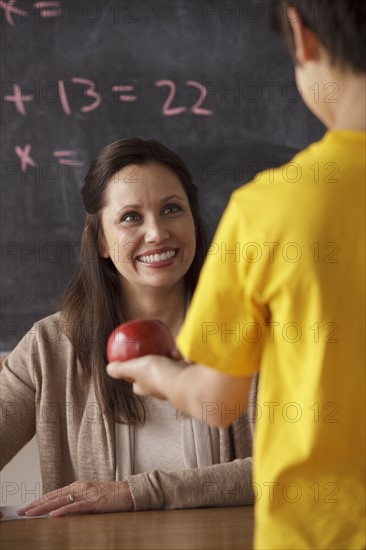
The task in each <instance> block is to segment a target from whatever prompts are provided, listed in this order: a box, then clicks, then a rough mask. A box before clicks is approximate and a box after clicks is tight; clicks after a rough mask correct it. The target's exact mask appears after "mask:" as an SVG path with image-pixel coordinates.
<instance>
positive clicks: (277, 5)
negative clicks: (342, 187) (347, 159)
mask: <svg viewBox="0 0 366 550" xmlns="http://www.w3.org/2000/svg"><path fill="white" fill-rule="evenodd" d="M272 6H273V27H274V29H275V30H276V31H279V32H280V34H281V35H282V37H283V38H284V40H285V42H286V45H287V47H288V49H289V50H290V52H291V54H292V55H293V57H294V60H295V74H296V83H297V86H298V88H299V91H300V93H301V96H302V99H303V100H304V102H305V103H306V105H307V106H308V107H309V109H310V110H311V111H312V112H313V113H314V114H315V115H316V116H317V117H318V118H319V119H320V120H321V121H322V122H323V123H324V124H325V125H326V126H327V127H328V128H344V129H345V128H347V129H350V128H359V126H360V120H361V119H364V116H365V113H364V110H363V102H364V94H365V73H366V66H365V54H364V49H365V48H364V45H365V39H366V24H365V23H366V17H365V15H366V3H365V2H364V1H362V0H294V1H293V0H273V1H272ZM363 124H364V123H362V125H361V126H362V128H363Z"/></svg>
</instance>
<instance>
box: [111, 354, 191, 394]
mask: <svg viewBox="0 0 366 550" xmlns="http://www.w3.org/2000/svg"><path fill="white" fill-rule="evenodd" d="M183 366H184V363H183V361H182V362H179V363H178V361H175V360H173V359H170V358H168V357H162V356H160V355H145V356H143V357H138V358H137V359H130V361H123V362H118V361H115V362H113V363H109V364H108V365H107V373H108V374H109V376H111V377H112V378H123V379H124V380H126V381H127V382H132V384H133V391H134V393H136V394H137V395H144V396H148V395H150V396H153V397H158V398H159V399H166V398H167V391H168V389H169V387H171V384H172V383H173V382H174V380H175V378H176V376H177V375H178V374H179V373H180V372H181V370H182V367H183Z"/></svg>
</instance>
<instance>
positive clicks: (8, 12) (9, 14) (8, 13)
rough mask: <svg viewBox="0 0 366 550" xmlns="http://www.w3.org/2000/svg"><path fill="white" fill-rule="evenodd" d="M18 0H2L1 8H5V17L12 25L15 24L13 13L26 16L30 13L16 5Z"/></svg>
mask: <svg viewBox="0 0 366 550" xmlns="http://www.w3.org/2000/svg"><path fill="white" fill-rule="evenodd" d="M16 1H17V0H9V1H8V2H5V0H0V8H1V9H3V10H4V12H5V19H6V20H7V22H8V23H9V25H11V26H12V27H14V26H15V23H14V19H13V14H15V15H25V16H26V17H27V16H28V13H27V12H26V11H24V10H22V9H20V8H17V7H16V6H15V3H16Z"/></svg>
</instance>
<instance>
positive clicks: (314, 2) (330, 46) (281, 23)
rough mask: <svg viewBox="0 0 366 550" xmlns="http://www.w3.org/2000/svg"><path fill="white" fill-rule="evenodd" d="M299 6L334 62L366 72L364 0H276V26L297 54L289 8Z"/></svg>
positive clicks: (273, 4)
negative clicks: (289, 19) (288, 14)
mask: <svg viewBox="0 0 366 550" xmlns="http://www.w3.org/2000/svg"><path fill="white" fill-rule="evenodd" d="M290 6H293V7H294V8H296V9H297V11H298V13H299V17H300V18H301V20H302V22H303V23H304V25H306V26H307V27H308V28H309V29H311V30H312V31H313V32H314V33H315V34H316V36H317V37H318V38H319V40H320V41H321V42H322V44H323V46H324V48H325V49H326V50H327V52H328V55H329V57H330V59H331V61H332V63H334V64H337V65H340V66H342V67H344V68H349V69H352V70H353V71H354V72H366V64H365V59H366V56H365V43H366V2H364V0H272V14H273V17H272V27H273V30H274V31H276V32H279V33H280V34H281V35H282V37H283V38H284V40H285V43H286V46H287V48H288V49H289V51H290V53H291V54H292V55H293V56H294V54H295V44H294V38H293V33H292V29H291V26H290V24H289V21H288V17H287V8H289V7H290Z"/></svg>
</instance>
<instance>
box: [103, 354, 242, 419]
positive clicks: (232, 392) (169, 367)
mask: <svg viewBox="0 0 366 550" xmlns="http://www.w3.org/2000/svg"><path fill="white" fill-rule="evenodd" d="M107 371H108V374H109V375H110V376H112V377H113V378H125V379H127V380H129V381H133V390H134V392H135V393H136V394H138V395H145V396H147V395H152V396H155V397H159V398H160V399H168V400H169V401H171V403H173V405H174V406H175V407H176V408H177V409H179V410H180V411H182V412H183V413H185V414H187V415H189V416H193V417H194V418H196V419H197V420H199V421H201V422H207V423H208V424H209V425H210V426H213V427H220V426H229V425H230V424H232V423H233V422H234V421H235V420H237V419H238V418H239V417H240V416H241V415H242V414H243V413H245V412H246V409H247V402H248V396H249V390H250V384H251V379H252V377H251V376H245V377H233V376H227V375H226V374H223V373H221V372H219V371H217V370H215V369H212V368H210V367H207V366H205V365H201V364H194V365H189V366H187V367H184V368H182V365H181V364H180V363H178V362H177V361H173V360H172V359H168V358H167V357H160V356H156V355H146V356H145V357H139V358H138V359H132V360H130V361H125V362H123V363H118V362H115V363H110V364H109V365H108V367H107Z"/></svg>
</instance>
